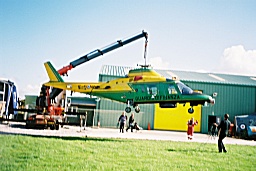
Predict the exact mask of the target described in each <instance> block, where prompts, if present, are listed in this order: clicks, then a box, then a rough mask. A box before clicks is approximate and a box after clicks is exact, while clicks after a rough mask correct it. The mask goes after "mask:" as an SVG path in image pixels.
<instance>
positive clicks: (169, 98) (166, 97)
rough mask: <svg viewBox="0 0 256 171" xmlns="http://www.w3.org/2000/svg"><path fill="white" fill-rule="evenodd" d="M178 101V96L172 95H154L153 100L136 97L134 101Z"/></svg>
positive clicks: (150, 97)
mask: <svg viewBox="0 0 256 171" xmlns="http://www.w3.org/2000/svg"><path fill="white" fill-rule="evenodd" d="M176 99H180V96H179V95H178V94H172V95H156V96H154V98H152V96H137V97H135V100H136V101H138V100H176Z"/></svg>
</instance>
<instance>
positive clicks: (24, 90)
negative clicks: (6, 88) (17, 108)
mask: <svg viewBox="0 0 256 171" xmlns="http://www.w3.org/2000/svg"><path fill="white" fill-rule="evenodd" d="M40 90H41V87H40V86H39V85H31V84H28V85H27V86H25V87H20V88H19V89H18V93H19V97H20V98H21V99H23V98H25V95H36V96H37V95H39V93H40Z"/></svg>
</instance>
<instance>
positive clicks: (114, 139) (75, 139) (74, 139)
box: [0, 131, 127, 142]
mask: <svg viewBox="0 0 256 171" xmlns="http://www.w3.org/2000/svg"><path fill="white" fill-rule="evenodd" d="M0 134H2V135H14V136H26V137H34V138H49V139H56V140H65V141H109V142H124V141H127V140H124V139H117V138H93V137H87V136H85V137H66V136H65V137H60V136H45V135H29V134H24V133H7V132H2V131H0Z"/></svg>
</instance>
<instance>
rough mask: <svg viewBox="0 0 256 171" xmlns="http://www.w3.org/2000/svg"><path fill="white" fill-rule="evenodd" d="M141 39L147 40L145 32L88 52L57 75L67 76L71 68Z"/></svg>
mask: <svg viewBox="0 0 256 171" xmlns="http://www.w3.org/2000/svg"><path fill="white" fill-rule="evenodd" d="M142 37H145V39H146V40H147V39H148V34H147V32H145V31H142V33H140V34H138V35H135V36H132V37H130V38H127V39H125V40H123V41H122V40H118V41H116V42H115V43H113V44H111V45H108V46H106V47H104V48H102V49H96V50H94V51H92V52H90V53H88V54H86V55H84V56H82V57H80V58H78V59H76V60H74V61H72V62H70V64H69V65H67V66H65V67H63V68H61V69H60V70H58V73H59V74H60V75H67V72H68V71H69V70H71V69H72V68H75V67H76V66H78V65H81V64H83V63H85V62H87V61H89V60H91V59H93V58H96V57H98V56H101V55H103V54H105V53H107V52H110V51H112V50H114V49H117V48H119V47H122V46H124V45H126V44H128V43H131V42H133V41H135V40H138V39H140V38H142Z"/></svg>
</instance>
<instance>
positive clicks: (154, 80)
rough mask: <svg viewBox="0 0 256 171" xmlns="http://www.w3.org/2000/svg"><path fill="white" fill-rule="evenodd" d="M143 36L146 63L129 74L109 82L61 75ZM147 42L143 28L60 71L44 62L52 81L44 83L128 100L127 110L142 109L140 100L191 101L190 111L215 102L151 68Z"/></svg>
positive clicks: (166, 103) (168, 105)
mask: <svg viewBox="0 0 256 171" xmlns="http://www.w3.org/2000/svg"><path fill="white" fill-rule="evenodd" d="M143 37H144V38H145V39H146V40H145V50H144V60H145V64H144V65H140V68H136V69H131V70H130V71H129V73H128V74H127V75H126V76H124V77H122V78H117V79H114V80H110V81H107V82H64V80H63V79H62V77H61V75H67V71H68V70H70V69H72V68H74V67H76V66H78V65H80V64H82V63H84V62H87V61H89V60H91V59H93V58H95V57H98V56H101V55H103V54H104V53H107V52H110V51H112V50H114V49H117V48H119V47H122V46H123V45H126V44H128V43H131V42H133V41H135V40H138V39H140V38H143ZM147 43H148V34H147V32H145V31H142V32H141V33H139V34H138V35H135V36H133V37H130V38H127V39H125V40H123V41H122V40H118V41H117V42H116V43H114V44H112V45H110V46H107V47H106V48H103V49H97V50H95V51H93V52H91V53H88V54H87V55H84V56H82V57H80V58H79V59H77V60H75V61H73V62H71V63H70V65H68V66H66V67H63V68H62V69H60V70H58V71H57V70H56V69H55V68H54V67H53V65H52V64H51V63H50V62H49V61H48V62H45V63H44V65H45V68H46V71H47V73H48V76H49V79H50V81H49V82H47V83H44V86H48V87H53V88H54V89H55V90H58V91H62V90H70V91H71V92H80V93H85V94H88V95H91V96H97V97H102V98H107V99H110V100H114V101H118V102H122V103H126V104H127V107H126V108H125V112H126V113H130V112H131V106H132V107H134V108H135V112H136V113H139V112H140V108H139V104H147V103H159V106H160V107H161V108H175V107H177V103H181V104H184V105H185V104H186V103H190V106H191V107H190V108H189V109H188V112H189V113H191V114H192V113H193V112H194V109H193V106H197V105H199V104H200V105H205V104H206V103H211V104H214V103H215V99H213V98H212V97H211V96H209V95H205V94H202V93H200V92H197V91H194V90H192V89H191V88H190V87H189V86H187V85H185V84H184V83H182V82H181V81H179V79H178V78H177V77H172V78H165V77H163V76H161V75H160V74H159V73H157V72H156V71H155V70H153V69H152V68H150V65H147V63H146V54H147Z"/></svg>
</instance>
